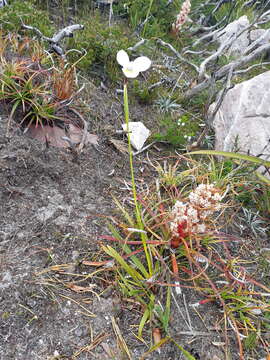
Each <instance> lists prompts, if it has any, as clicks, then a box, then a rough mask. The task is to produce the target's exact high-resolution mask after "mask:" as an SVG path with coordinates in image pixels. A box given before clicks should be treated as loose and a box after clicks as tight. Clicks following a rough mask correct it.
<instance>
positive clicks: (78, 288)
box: [66, 283, 95, 293]
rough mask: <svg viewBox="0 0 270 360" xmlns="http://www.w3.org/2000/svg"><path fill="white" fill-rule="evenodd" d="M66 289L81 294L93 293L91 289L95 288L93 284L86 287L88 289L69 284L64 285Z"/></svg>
mask: <svg viewBox="0 0 270 360" xmlns="http://www.w3.org/2000/svg"><path fill="white" fill-rule="evenodd" d="M66 285H67V287H68V288H69V289H71V290H73V291H75V292H77V293H83V292H89V291H90V292H93V290H92V288H94V287H95V285H94V284H93V286H88V287H84V286H78V285H75V284H73V283H69V284H66Z"/></svg>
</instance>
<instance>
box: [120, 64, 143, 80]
mask: <svg viewBox="0 0 270 360" xmlns="http://www.w3.org/2000/svg"><path fill="white" fill-rule="evenodd" d="M122 70H123V73H124V74H125V76H126V77H127V78H132V79H134V78H136V77H137V76H138V75H139V73H140V72H139V71H138V70H137V69H136V68H135V67H133V66H125V67H123V69H122Z"/></svg>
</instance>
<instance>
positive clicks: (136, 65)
mask: <svg viewBox="0 0 270 360" xmlns="http://www.w3.org/2000/svg"><path fill="white" fill-rule="evenodd" d="M116 59H117V62H118V64H119V65H121V66H122V71H123V73H124V75H125V78H124V114H125V122H126V127H127V137H128V152H129V165H130V174H131V183H132V192H133V200H134V205H135V211H136V219H137V226H138V229H139V230H143V223H142V218H141V213H140V209H139V204H138V201H137V193H136V184H135V177H134V168H133V155H132V148H131V141H130V131H129V108H128V90H127V85H128V81H127V79H128V78H131V79H134V78H136V77H137V76H138V75H139V73H140V72H142V71H146V70H148V69H149V68H150V66H151V60H150V59H148V57H146V56H140V57H138V58H136V59H135V60H134V61H130V60H129V56H128V54H127V53H126V51H124V50H120V51H118V53H117V56H116ZM141 239H142V243H143V246H144V251H145V254H146V258H147V263H148V269H149V272H150V273H151V272H152V270H151V261H150V257H149V253H148V250H147V246H146V242H145V236H144V233H143V232H142V233H141Z"/></svg>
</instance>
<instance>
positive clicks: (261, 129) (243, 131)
mask: <svg viewBox="0 0 270 360" xmlns="http://www.w3.org/2000/svg"><path fill="white" fill-rule="evenodd" d="M269 84H270V71H267V72H264V73H262V74H260V75H258V76H256V77H254V78H252V79H250V80H247V81H244V82H242V83H241V84H238V85H236V86H235V87H234V88H233V89H231V90H229V91H228V93H227V94H226V95H225V97H224V99H223V102H222V104H221V106H220V108H219V110H218V112H217V113H216V115H215V117H214V120H213V128H214V130H215V140H216V141H215V148H216V150H222V151H238V152H241V153H246V154H250V155H255V156H260V157H261V158H262V159H268V160H269V157H270V87H269ZM214 107H215V104H212V105H211V106H210V109H209V113H210V115H211V111H213V109H214Z"/></svg>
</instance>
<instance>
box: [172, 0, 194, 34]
mask: <svg viewBox="0 0 270 360" xmlns="http://www.w3.org/2000/svg"><path fill="white" fill-rule="evenodd" d="M190 9H191V3H190V0H185V1H184V3H183V5H182V8H181V10H180V12H179V14H178V15H177V18H176V21H175V23H173V24H172V31H173V33H175V34H177V33H178V32H179V31H180V29H181V27H182V26H183V25H184V23H185V22H186V21H187V19H188V14H189V13H190Z"/></svg>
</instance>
